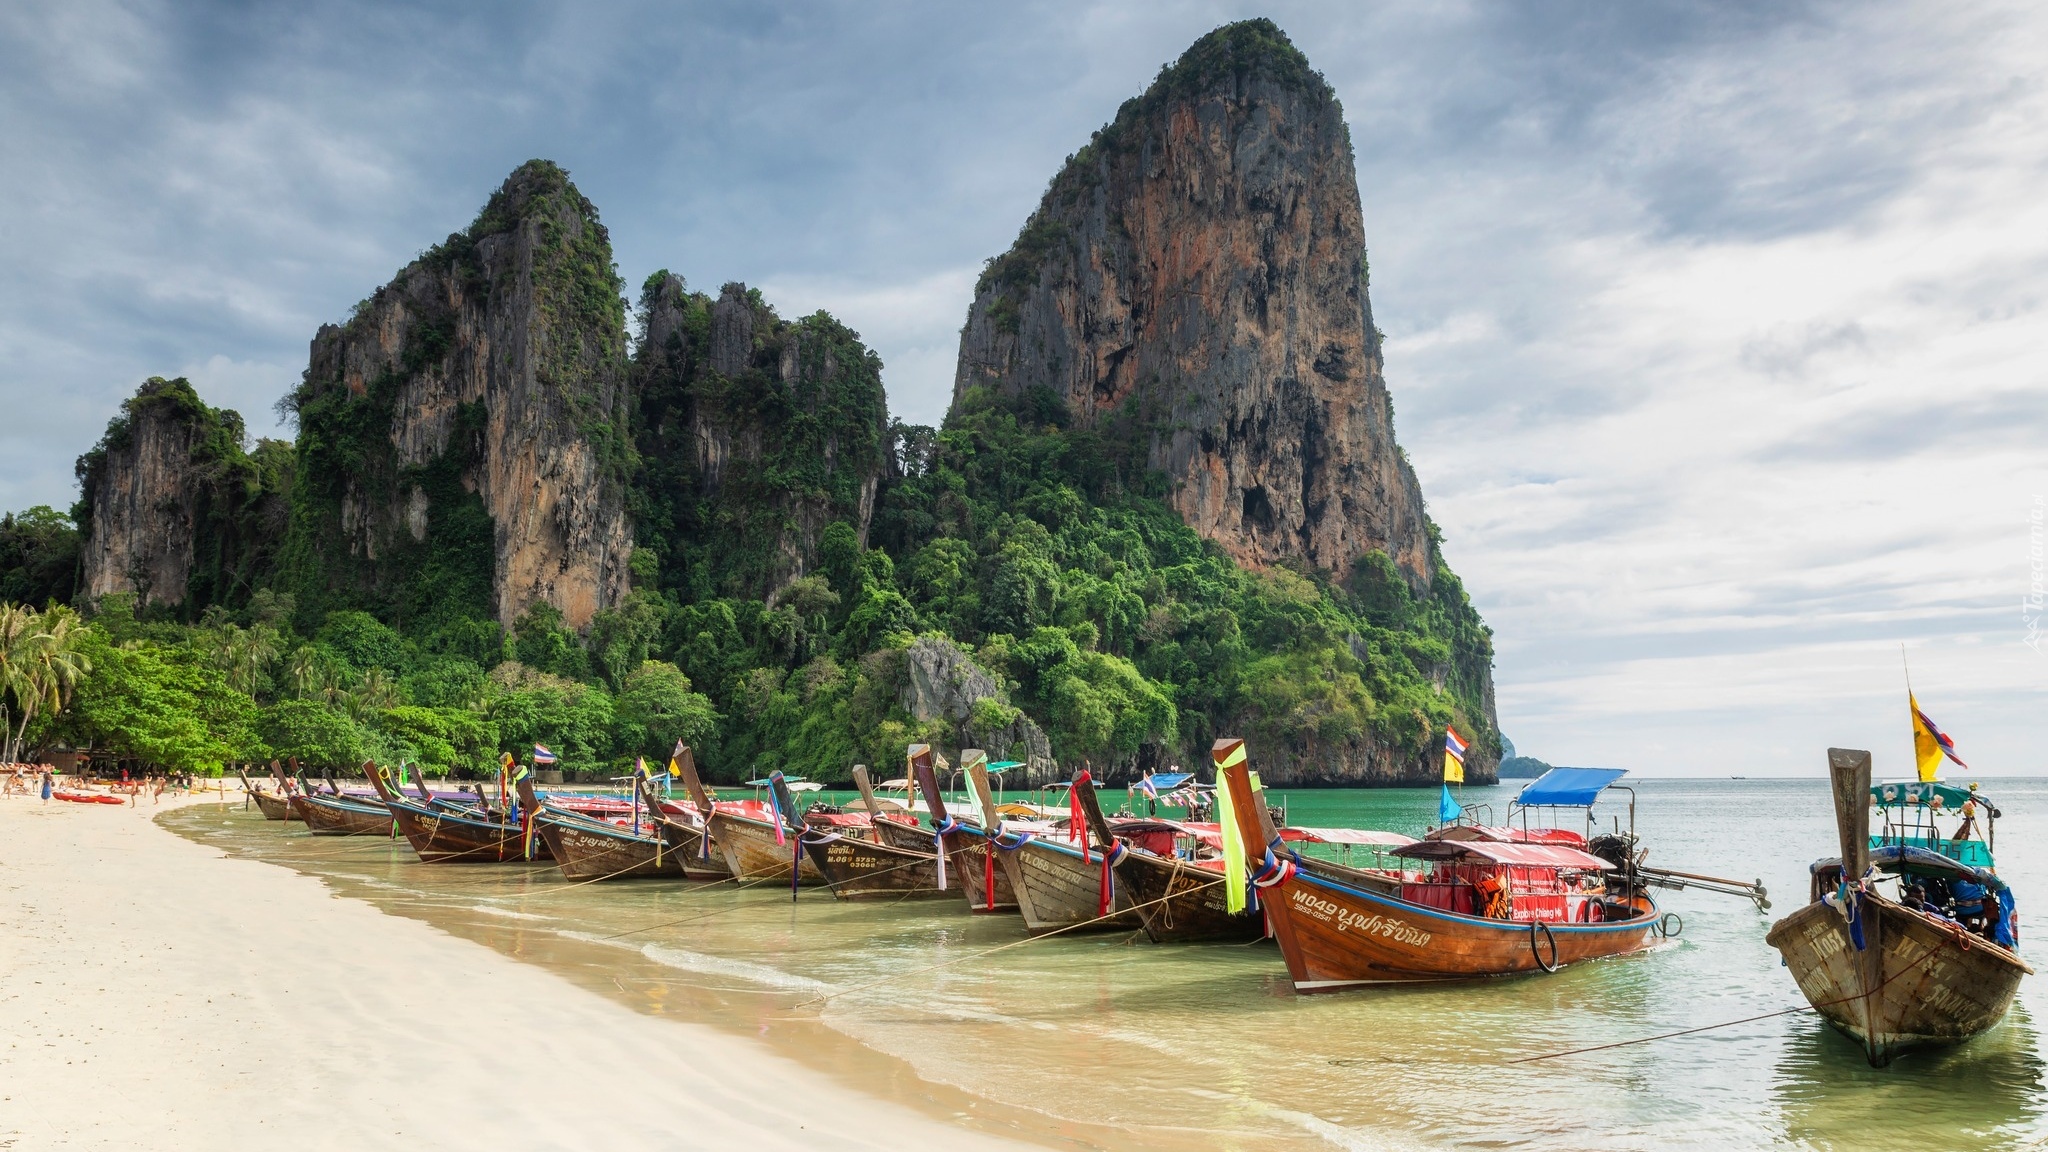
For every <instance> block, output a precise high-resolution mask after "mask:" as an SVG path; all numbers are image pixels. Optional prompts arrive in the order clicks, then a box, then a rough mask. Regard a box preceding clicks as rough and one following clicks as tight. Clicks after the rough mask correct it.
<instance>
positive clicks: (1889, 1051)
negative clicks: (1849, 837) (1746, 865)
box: [1764, 894, 2033, 1068]
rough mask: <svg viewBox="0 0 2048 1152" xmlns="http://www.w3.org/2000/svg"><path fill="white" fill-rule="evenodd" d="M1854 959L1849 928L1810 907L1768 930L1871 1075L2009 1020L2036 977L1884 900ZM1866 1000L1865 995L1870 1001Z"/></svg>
mask: <svg viewBox="0 0 2048 1152" xmlns="http://www.w3.org/2000/svg"><path fill="white" fill-rule="evenodd" d="M1863 922H1864V940H1865V943H1866V944H1869V945H1871V948H1869V949H1866V950H1865V951H1863V952H1858V951H1857V950H1856V947H1855V945H1854V944H1853V943H1852V942H1851V940H1850V937H1849V926H1848V921H1847V920H1846V919H1845V918H1844V917H1843V916H1842V914H1841V913H1839V912H1836V911H1835V910H1834V909H1833V908H1831V907H1829V906H1828V905H1826V904H1822V903H1819V902H1815V903H1812V904H1808V905H1807V906H1806V907H1804V908H1801V909H1800V910H1798V911H1797V912H1794V913H1792V914H1791V915H1790V916H1787V917H1785V918H1784V919H1783V920H1780V921H1778V922H1777V923H1776V924H1774V925H1772V926H1771V931H1770V934H1769V935H1767V936H1765V937H1764V942H1765V943H1767V944H1769V945H1770V946H1771V947H1773V948H1776V949H1777V950H1778V952H1779V954H1780V955H1782V956H1783V957H1784V958H1785V967H1787V968H1789V969H1790V970H1791V972H1792V978H1793V979H1794V980H1797V981H1798V982H1799V990H1800V992H1802V993H1804V994H1805V996H1806V999H1807V1002H1808V1003H1810V1004H1812V1005H1813V1006H1814V1009H1815V1010H1816V1011H1818V1012H1819V1013H1820V1015H1821V1017H1822V1018H1823V1019H1825V1020H1826V1021H1827V1022H1828V1023H1829V1024H1832V1025H1834V1026H1835V1028H1836V1029H1838V1030H1839V1031H1841V1032H1843V1033H1845V1034H1847V1035H1848V1036H1849V1037H1850V1038H1851V1039H1853V1040H1855V1041H1856V1042H1857V1043H1859V1044H1861V1045H1862V1046H1863V1051H1864V1055H1865V1056H1866V1057H1867V1058H1868V1059H1869V1060H1870V1063H1871V1064H1872V1065H1873V1066H1874V1067H1880V1068H1881V1067H1883V1066H1884V1065H1886V1064H1889V1063H1891V1060H1892V1057H1894V1056H1896V1055H1898V1054H1899V1053H1901V1052H1906V1051H1910V1050H1911V1049H1914V1048H1922V1047H1928V1046H1932V1045H1940V1044H1955V1043H1959V1042H1961V1041H1964V1040H1968V1039H1969V1038H1971V1037H1972V1036H1975V1035H1977V1034H1978V1033H1980V1032H1983V1031H1985V1030H1987V1029H1989V1028H1990V1027H1991V1026H1992V1025H1994V1024H1997V1023H1998V1022H1999V1020H2001V1019H2002V1018H2004V1016H2005V1013H2006V1010H2007V1009H2008V1008H2011V1007H2012V1001H2013V997H2014V996H2015V995H2016V994H2017V993H2018V992H2019V986H2020V979H2021V977H2024V976H2026V975H2028V974H2030V973H2031V972H2032V971H2033V969H2031V968H2029V967H2028V966H2027V964H2026V962H2025V961H2023V960H2021V959H2020V958H2019V957H2018V956H2015V955H2014V954H2012V953H2011V952H2008V951H2007V950H2005V949H2004V948H2001V947H1999V946H1998V945H1996V944H1993V943H1991V942H1990V941H1988V940H1984V939H1982V938H1980V937H1975V936H1971V935H1970V934H1969V933H1968V932H1967V931H1965V930H1963V929H1962V928H1961V927H1960V926H1958V925H1954V924H1949V923H1946V922H1940V921H1936V920H1933V919H1931V918H1929V917H1926V916H1923V915H1920V914H1919V913H1916V912H1913V911H1911V910H1909V909H1906V908H1903V907H1901V906H1900V905H1898V904H1895V903H1893V902H1892V901H1890V900H1887V899H1885V898H1884V897H1882V896H1877V895H1875V894H1868V895H1866V896H1865V897H1864V900H1863ZM1866 992H1868V993H1869V994H1866Z"/></svg>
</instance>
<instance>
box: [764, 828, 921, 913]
mask: <svg viewBox="0 0 2048 1152" xmlns="http://www.w3.org/2000/svg"><path fill="white" fill-rule="evenodd" d="M804 852H805V854H806V855H807V856H808V857H809V858H810V863H811V864H813V865H814V866H816V868H817V869H818V873H819V875H821V876H823V877H824V879H825V886H826V887H828V888H830V889H831V890H832V895H834V896H837V897H838V898H839V899H841V900H874V899H897V900H914V899H924V898H930V897H938V896H953V895H956V894H958V892H959V891H960V878H959V877H958V876H957V875H955V874H954V871H953V867H952V864H953V862H952V860H951V858H950V857H949V858H948V859H947V861H946V887H944V888H941V887H939V857H938V853H936V852H934V851H932V844H931V838H930V837H926V838H925V846H924V850H923V851H921V852H920V851H916V850H913V849H909V848H899V847H896V846H895V845H893V844H882V843H877V842H875V841H872V840H859V839H855V838H854V837H851V836H845V835H840V834H836V833H835V834H827V835H821V834H820V833H819V832H818V830H816V829H813V830H811V831H809V832H807V833H806V835H805V838H804ZM785 874H786V873H785Z"/></svg>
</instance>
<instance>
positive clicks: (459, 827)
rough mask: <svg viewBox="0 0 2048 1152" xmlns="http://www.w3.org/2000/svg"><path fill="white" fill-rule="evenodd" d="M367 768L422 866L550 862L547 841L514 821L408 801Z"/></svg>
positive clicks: (372, 767) (483, 812)
mask: <svg viewBox="0 0 2048 1152" xmlns="http://www.w3.org/2000/svg"><path fill="white" fill-rule="evenodd" d="M366 769H367V771H368V772H369V776H370V783H371V784H372V785H373V786H374V787H376V789H377V792H378V794H379V795H381V796H382V797H383V798H384V805H385V807H387V808H389V809H390V811H391V815H392V817H393V819H394V820H396V821H397V824H398V830H399V831H400V832H402V833H404V834H405V839H406V842H407V843H408V844H411V845H412V850H413V852H414V853H415V854H416V855H418V856H419V858H420V862H421V863H423V864H505V863H512V862H517V861H524V860H547V859H551V858H552V857H550V856H549V854H548V848H547V842H546V841H544V840H541V839H539V838H538V837H533V836H529V835H527V834H526V833H527V829H525V828H522V827H521V826H520V825H519V824H518V823H516V822H509V821H507V820H504V819H502V818H499V817H498V815H497V814H495V813H492V812H490V811H489V810H488V809H474V810H470V811H467V812H465V811H458V810H456V809H454V808H450V807H441V806H437V805H434V804H423V803H420V802H417V801H414V800H410V799H407V798H406V797H404V796H402V795H400V794H399V792H398V790H397V789H396V788H393V787H392V786H391V782H390V781H389V780H387V779H385V776H384V771H383V769H381V768H379V767H377V766H376V765H375V764H370V765H367V766H366Z"/></svg>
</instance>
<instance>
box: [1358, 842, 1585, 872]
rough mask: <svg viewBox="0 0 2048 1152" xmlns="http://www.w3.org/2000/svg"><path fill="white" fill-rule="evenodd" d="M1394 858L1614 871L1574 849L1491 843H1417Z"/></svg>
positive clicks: (1398, 849)
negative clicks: (1468, 859)
mask: <svg viewBox="0 0 2048 1152" xmlns="http://www.w3.org/2000/svg"><path fill="white" fill-rule="evenodd" d="M1394 855H1396V856H1406V857H1409V858H1411V859H1415V860H1455V859H1458V858H1459V857H1472V856H1477V857H1479V858H1481V859H1484V860H1491V861H1493V862H1494V863H1495V864H1512V865H1515V866H1517V867H1522V868H1576V869H1579V870H1581V871H1587V872H1591V871H1596V870H1606V869H1609V868H1612V867H1614V865H1612V864H1609V863H1608V862H1607V861H1605V860H1602V859H1601V858H1599V857H1598V856H1595V855H1593V854H1591V853H1589V852H1581V851H1579V850H1578V849H1577V848H1565V847H1562V846H1560V845H1556V844H1497V843H1494V842H1493V841H1491V840H1418V841H1416V842H1415V843H1413V844H1410V845H1408V846H1407V847H1405V848H1396V849H1394Z"/></svg>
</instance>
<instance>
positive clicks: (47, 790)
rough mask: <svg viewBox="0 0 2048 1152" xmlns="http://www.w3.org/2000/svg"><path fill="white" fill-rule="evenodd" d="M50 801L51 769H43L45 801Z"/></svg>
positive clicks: (46, 802)
mask: <svg viewBox="0 0 2048 1152" xmlns="http://www.w3.org/2000/svg"><path fill="white" fill-rule="evenodd" d="M49 802H50V770H49V769H48V768H45V769H43V803H45V804H48V803H49Z"/></svg>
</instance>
